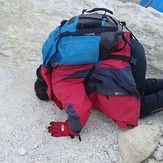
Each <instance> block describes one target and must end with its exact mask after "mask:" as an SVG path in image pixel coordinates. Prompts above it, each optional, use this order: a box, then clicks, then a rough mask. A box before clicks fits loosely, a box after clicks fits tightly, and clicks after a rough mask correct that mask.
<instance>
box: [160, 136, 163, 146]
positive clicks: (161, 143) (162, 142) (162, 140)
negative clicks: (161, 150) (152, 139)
mask: <svg viewBox="0 0 163 163" xmlns="http://www.w3.org/2000/svg"><path fill="white" fill-rule="evenodd" d="M159 143H160V145H161V146H163V138H161V140H160V142H159Z"/></svg>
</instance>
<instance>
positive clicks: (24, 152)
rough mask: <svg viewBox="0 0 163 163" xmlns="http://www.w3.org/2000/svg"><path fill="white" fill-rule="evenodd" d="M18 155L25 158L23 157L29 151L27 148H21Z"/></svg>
mask: <svg viewBox="0 0 163 163" xmlns="http://www.w3.org/2000/svg"><path fill="white" fill-rule="evenodd" d="M18 154H19V155H21V156H23V155H25V154H27V150H26V149H25V148H22V147H21V148H19V149H18Z"/></svg>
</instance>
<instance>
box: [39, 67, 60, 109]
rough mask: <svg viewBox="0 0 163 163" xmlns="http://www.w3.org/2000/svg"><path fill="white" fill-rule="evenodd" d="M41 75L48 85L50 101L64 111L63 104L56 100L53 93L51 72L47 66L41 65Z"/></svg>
mask: <svg viewBox="0 0 163 163" xmlns="http://www.w3.org/2000/svg"><path fill="white" fill-rule="evenodd" d="M41 74H42V77H43V79H44V80H45V82H46V84H47V85H48V89H47V94H48V97H49V99H50V100H53V101H54V103H55V104H56V105H57V106H58V107H59V108H60V109H63V106H62V103H61V102H60V101H59V100H58V99H57V98H56V96H55V94H54V93H53V91H52V85H51V71H50V70H49V69H48V68H46V67H45V66H43V65H41Z"/></svg>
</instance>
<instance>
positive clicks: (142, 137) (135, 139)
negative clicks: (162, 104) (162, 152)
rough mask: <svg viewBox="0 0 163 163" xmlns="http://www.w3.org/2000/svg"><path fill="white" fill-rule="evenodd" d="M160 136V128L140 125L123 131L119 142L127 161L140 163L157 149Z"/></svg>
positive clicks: (128, 162)
mask: <svg viewBox="0 0 163 163" xmlns="http://www.w3.org/2000/svg"><path fill="white" fill-rule="evenodd" d="M160 137H161V134H160V131H159V129H158V128H156V127H155V128H154V127H152V126H149V125H139V126H138V127H136V128H134V129H130V130H127V131H124V132H121V133H120V134H119V136H118V143H119V148H120V152H121V155H122V157H123V158H124V160H125V162H127V163H131V162H132V163H140V162H142V161H143V160H145V159H147V158H148V157H149V156H150V155H151V154H152V153H153V151H154V150H155V148H156V146H157V144H158V142H159V139H160Z"/></svg>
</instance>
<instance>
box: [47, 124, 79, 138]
mask: <svg viewBox="0 0 163 163" xmlns="http://www.w3.org/2000/svg"><path fill="white" fill-rule="evenodd" d="M48 132H49V133H51V135H52V136H54V137H60V136H75V135H77V134H79V133H76V132H73V131H72V130H71V129H70V127H69V124H68V121H66V122H51V123H50V126H49V127H48Z"/></svg>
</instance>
